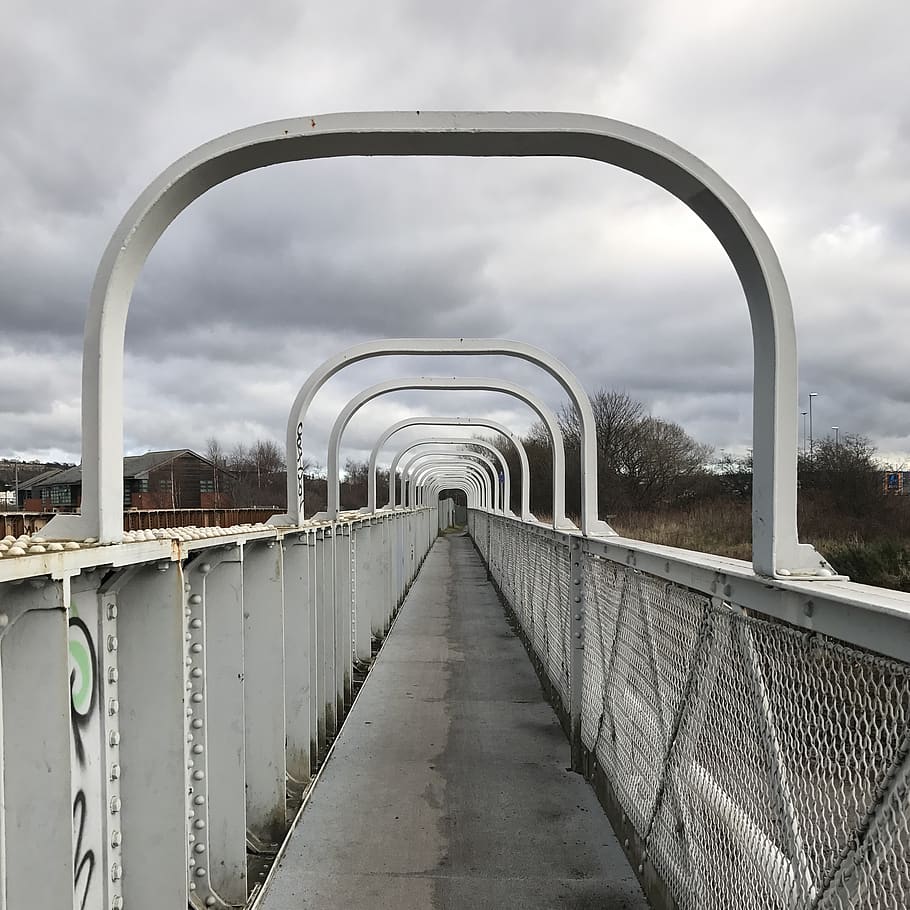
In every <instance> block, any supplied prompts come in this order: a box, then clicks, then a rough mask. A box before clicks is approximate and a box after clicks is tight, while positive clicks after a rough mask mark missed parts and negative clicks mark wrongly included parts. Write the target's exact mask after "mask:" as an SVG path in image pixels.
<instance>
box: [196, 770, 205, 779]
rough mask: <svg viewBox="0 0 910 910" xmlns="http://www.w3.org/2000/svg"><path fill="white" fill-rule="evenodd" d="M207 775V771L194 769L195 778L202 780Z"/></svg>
mask: <svg viewBox="0 0 910 910" xmlns="http://www.w3.org/2000/svg"><path fill="white" fill-rule="evenodd" d="M204 777H205V771H194V772H193V780H202V779H203V778H204Z"/></svg>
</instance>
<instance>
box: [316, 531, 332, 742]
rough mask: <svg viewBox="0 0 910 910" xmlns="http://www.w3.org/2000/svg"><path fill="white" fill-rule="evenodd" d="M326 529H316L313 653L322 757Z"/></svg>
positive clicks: (324, 706) (327, 637)
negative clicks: (314, 651)
mask: <svg viewBox="0 0 910 910" xmlns="http://www.w3.org/2000/svg"><path fill="white" fill-rule="evenodd" d="M325 533H326V531H325V529H324V528H317V529H316V541H315V559H316V565H315V573H316V574H315V578H316V590H315V600H314V601H313V603H314V605H315V610H314V613H315V615H316V653H315V654H314V655H313V657H314V662H315V666H316V686H315V689H314V691H315V693H316V736H317V740H318V743H317V744H318V758H319V759H321V758H322V757H323V756H324V755H325V750H326V742H327V739H326V733H327V729H326V701H327V695H326V676H325V668H326V663H327V661H326V653H325V651H326V644H327V643H328V642H330V641H331V638H330V637H329V636H328V635H327V634H326V622H327V621H328V620H329V618H330V611H327V610H326V602H325V601H326V594H325V559H324V557H323V552H324V550H325V545H326V542H325Z"/></svg>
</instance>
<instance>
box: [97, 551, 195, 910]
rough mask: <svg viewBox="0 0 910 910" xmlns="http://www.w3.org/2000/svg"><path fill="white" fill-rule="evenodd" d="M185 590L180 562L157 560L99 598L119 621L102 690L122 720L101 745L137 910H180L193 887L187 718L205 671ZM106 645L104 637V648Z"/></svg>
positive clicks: (122, 577) (126, 895)
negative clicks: (112, 779) (192, 691)
mask: <svg viewBox="0 0 910 910" xmlns="http://www.w3.org/2000/svg"><path fill="white" fill-rule="evenodd" d="M184 584H185V583H184V574H183V569H182V566H181V564H180V563H179V562H176V563H169V562H162V563H159V564H158V565H157V566H144V567H142V568H137V569H134V570H126V571H124V572H120V573H118V575H117V576H116V577H115V578H114V579H112V580H111V581H109V582H108V583H107V584H106V585H105V586H104V588H103V589H102V590H101V592H100V594H101V598H100V605H101V609H102V614H103V616H104V617H105V619H108V618H109V617H111V615H112V614H113V615H114V616H115V617H116V622H117V635H116V638H117V641H118V645H117V649H116V651H114V652H111V653H116V655H117V668H116V671H115V668H114V667H113V666H110V667H109V668H108V671H107V673H106V674H105V678H104V683H105V686H106V687H107V688H109V689H110V690H111V692H110V693H109V695H108V703H109V702H110V699H112V698H114V697H115V696H116V697H117V699H118V700H119V704H120V712H119V719H120V723H119V730H115V729H110V730H109V731H108V734H107V736H106V737H105V741H104V743H103V746H104V748H105V751H106V752H107V753H108V755H109V756H110V760H111V762H112V764H111V771H113V763H114V762H118V763H119V765H120V767H121V768H122V773H118V776H119V778H120V799H122V802H123V808H122V812H121V813H120V815H119V822H118V824H117V825H116V826H114V827H113V828H112V830H111V832H110V839H109V843H111V844H112V845H113V844H115V843H119V844H120V851H121V854H122V862H123V869H124V875H123V902H124V906H125V907H136V908H138V910H158V908H160V907H178V906H179V907H185V906H186V905H187V902H188V900H189V889H190V888H193V889H194V890H195V887H196V881H188V878H192V877H191V876H188V875H187V870H188V862H189V859H190V845H189V843H188V837H189V835H190V834H191V833H192V832H198V831H199V830H201V829H200V828H198V827H197V826H196V822H197V820H198V819H199V818H203V817H204V808H205V807H204V806H200V805H196V804H194V803H193V801H192V792H190V795H189V797H188V794H187V775H188V773H189V772H188V771H187V767H186V766H187V761H188V760H190V758H191V760H194V761H196V762H198V764H199V765H200V767H203V766H204V748H205V738H204V730H200V729H197V728H195V727H194V726H193V724H192V718H191V717H187V713H186V708H187V706H188V703H189V693H188V692H187V690H186V683H187V682H189V683H190V684H191V685H195V684H198V682H199V680H200V679H201V675H202V670H201V668H200V666H199V661H198V658H199V657H200V654H199V653H197V652H193V651H192V647H191V646H190V645H189V644H188V643H187V641H186V640H185V638H186V635H187V634H189V632H188V629H189V626H190V622H189V619H188V617H187V616H186V613H187V612H189V610H188V609H187V600H188V597H189V594H188V592H187V591H186V590H185V587H184ZM111 644H112V642H111V641H110V640H109V639H107V638H105V640H104V642H103V647H104V648H105V650H107V649H109V648H110V645H111ZM112 683H115V684H116V689H117V691H116V693H115V692H114V691H113V690H114V688H115V687H114V685H112ZM109 707H110V705H109ZM200 734H201V735H200ZM200 756H203V757H202V758H200ZM109 776H113V774H110V775H109ZM190 791H192V787H190ZM112 801H113V797H112V798H111V802H112ZM108 808H109V809H110V806H108ZM190 812H192V813H194V817H192V818H188V817H187V816H188V813H190ZM201 842H204V841H201ZM204 867H205V863H202V864H201V865H200V868H204ZM202 884H203V886H205V885H207V882H205V881H203V882H202Z"/></svg>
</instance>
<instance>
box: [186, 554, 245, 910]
mask: <svg viewBox="0 0 910 910" xmlns="http://www.w3.org/2000/svg"><path fill="white" fill-rule="evenodd" d="M241 560H242V552H241V550H240V547H239V546H231V547H228V548H226V549H225V550H219V551H218V552H217V553H213V554H210V553H208V552H203V553H201V554H200V555H199V556H198V557H197V558H196V560H195V561H194V562H193V563H192V564H191V566H190V568H189V570H188V572H187V575H188V577H189V578H190V583H191V590H192V592H193V593H192V594H191V596H190V611H191V612H190V642H191V643H190V651H191V652H192V653H194V654H195V655H196V656H197V658H198V660H197V661H196V662H195V666H194V668H193V669H199V670H201V674H199V675H198V676H194V677H192V678H191V680H190V682H191V688H190V711H191V712H192V716H191V724H192V726H193V728H194V729H195V730H196V731H197V738H196V740H195V741H194V747H195V746H196V745H201V746H203V751H202V753H200V754H199V755H194V756H193V757H192V758H190V760H189V761H188V762H187V765H188V766H190V767H189V772H190V779H191V781H192V784H191V786H192V791H193V796H192V798H193V803H194V806H196V807H197V808H194V809H193V810H191V811H195V812H196V817H195V819H194V821H195V820H199V821H202V822H203V827H202V828H200V829H199V831H198V832H197V831H194V833H193V834H192V835H191V837H192V838H193V841H192V855H191V857H190V860H189V865H190V877H191V880H193V881H194V883H195V884H196V885H197V892H198V891H200V890H202V889H203V888H204V887H205V884H206V882H208V889H209V890H210V891H211V892H213V894H212V895H211V896H215V895H217V896H218V897H220V899H221V900H223V901H224V902H225V903H227V904H231V905H240V906H242V905H244V904H245V903H246V899H247V866H246V797H245V792H244V790H245V783H246V780H245V778H246V773H245V771H246V769H245V745H244V684H243V676H244V666H243V625H244V622H243V568H242V562H241ZM196 646H199V647H198V650H196V651H194V650H193V649H194V648H196ZM191 676H192V671H191ZM202 740H204V742H203V741H202ZM190 762H192V765H190ZM203 809H204V810H205V814H204V815H203V816H202V817H201V818H200V817H199V813H200V811H202V810H203Z"/></svg>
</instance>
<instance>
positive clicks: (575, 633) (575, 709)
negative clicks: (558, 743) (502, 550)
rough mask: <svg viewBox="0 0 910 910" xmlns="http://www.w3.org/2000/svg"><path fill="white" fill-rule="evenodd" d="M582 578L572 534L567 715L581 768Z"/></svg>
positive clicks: (574, 761) (578, 541)
mask: <svg viewBox="0 0 910 910" xmlns="http://www.w3.org/2000/svg"><path fill="white" fill-rule="evenodd" d="M584 598H585V577H584V557H583V554H582V549H581V538H580V537H579V536H578V535H572V537H571V542H570V544H569V616H570V617H571V620H570V622H569V629H570V631H571V638H570V645H569V647H570V651H569V702H570V704H569V717H570V725H571V735H570V742H571V747H572V770H573V771H578V772H579V773H582V772H583V771H584V764H585V762H584V747H583V745H582V741H581V706H582V687H583V673H584V661H585V600H584Z"/></svg>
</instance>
